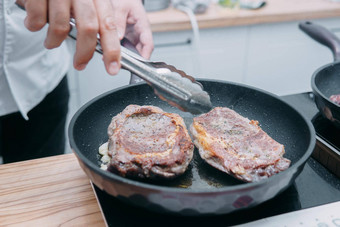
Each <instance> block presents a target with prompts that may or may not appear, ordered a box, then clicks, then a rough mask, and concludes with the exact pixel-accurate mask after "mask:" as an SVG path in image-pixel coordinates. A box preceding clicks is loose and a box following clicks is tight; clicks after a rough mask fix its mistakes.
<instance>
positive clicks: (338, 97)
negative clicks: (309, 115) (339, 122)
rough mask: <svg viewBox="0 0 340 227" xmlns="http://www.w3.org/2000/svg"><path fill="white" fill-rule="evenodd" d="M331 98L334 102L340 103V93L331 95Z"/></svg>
mask: <svg viewBox="0 0 340 227" xmlns="http://www.w3.org/2000/svg"><path fill="white" fill-rule="evenodd" d="M329 99H330V100H331V101H332V102H334V103H336V104H338V105H340V94H338V95H332V96H331V97H329Z"/></svg>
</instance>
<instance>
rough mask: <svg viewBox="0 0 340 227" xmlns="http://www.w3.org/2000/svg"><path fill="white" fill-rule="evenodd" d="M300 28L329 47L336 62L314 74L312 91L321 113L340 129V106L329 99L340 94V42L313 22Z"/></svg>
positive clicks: (303, 24) (306, 23)
mask: <svg viewBox="0 0 340 227" xmlns="http://www.w3.org/2000/svg"><path fill="white" fill-rule="evenodd" d="M299 27H300V29H301V30H302V31H304V32H305V33H306V34H307V35H309V36H310V37H311V38H313V39H314V40H316V41H318V42H319V43H321V44H323V45H325V46H327V47H329V48H330V49H331V51H332V53H333V56H334V62H332V63H330V64H327V65H324V66H322V67H321V68H319V69H318V70H316V71H315V72H314V74H313V76H312V89H313V93H314V97H315V103H316V105H317V107H318V109H319V111H320V112H321V113H322V115H323V116H324V117H326V118H327V119H328V120H330V121H331V122H332V124H333V125H335V126H337V127H338V128H340V106H339V105H338V104H336V103H334V102H332V101H331V100H330V99H329V97H330V96H331V95H336V94H340V40H339V38H338V37H336V36H335V35H334V34H333V33H332V32H330V31H329V30H327V29H326V28H324V27H322V26H320V25H317V24H313V23H312V22H308V21H307V22H302V23H300V24H299ZM315 54H317V53H315Z"/></svg>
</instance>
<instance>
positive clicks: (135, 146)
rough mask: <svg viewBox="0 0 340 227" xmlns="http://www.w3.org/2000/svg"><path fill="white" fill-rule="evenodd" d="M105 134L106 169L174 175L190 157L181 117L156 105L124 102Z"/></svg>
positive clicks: (133, 174)
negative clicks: (121, 109) (108, 158)
mask: <svg viewBox="0 0 340 227" xmlns="http://www.w3.org/2000/svg"><path fill="white" fill-rule="evenodd" d="M108 136H109V141H108V155H109V156H110V157H111V161H110V163H109V165H108V171H111V172H114V173H117V174H119V175H121V176H126V177H137V178H148V179H160V178H174V177H176V176H178V175H180V174H183V173H184V172H185V170H186V169H187V167H188V165H189V163H190V161H191V159H192V157H193V150H194V144H193V143H192V141H191V138H190V136H189V134H188V131H187V129H186V126H185V124H184V120H183V119H182V118H181V117H180V116H179V115H178V114H175V113H166V112H164V111H163V110H162V109H160V108H158V107H155V106H138V105H129V106H127V107H126V108H125V109H124V110H123V111H122V112H121V113H120V114H118V115H116V116H115V117H113V118H112V121H111V123H110V125H109V127H108Z"/></svg>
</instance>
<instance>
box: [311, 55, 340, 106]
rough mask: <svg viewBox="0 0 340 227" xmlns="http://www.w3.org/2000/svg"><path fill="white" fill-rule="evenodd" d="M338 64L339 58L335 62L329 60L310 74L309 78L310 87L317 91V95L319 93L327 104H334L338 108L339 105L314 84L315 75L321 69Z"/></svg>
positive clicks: (316, 75) (339, 62)
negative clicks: (310, 77)
mask: <svg viewBox="0 0 340 227" xmlns="http://www.w3.org/2000/svg"><path fill="white" fill-rule="evenodd" d="M338 64H340V60H339V61H335V62H331V63H328V64H326V65H324V66H321V67H320V68H318V69H317V70H316V71H315V72H314V73H313V75H312V79H311V84H312V89H313V90H314V91H315V92H316V93H317V95H320V96H321V97H322V98H323V99H324V100H325V101H326V102H327V104H329V105H331V106H334V107H337V108H339V107H340V105H338V104H336V103H335V102H332V101H331V100H330V99H329V97H326V96H325V95H324V94H323V92H321V91H320V89H319V88H318V86H317V85H316V83H315V80H316V77H318V75H320V74H321V71H323V70H326V69H327V68H330V67H334V66H335V65H338Z"/></svg>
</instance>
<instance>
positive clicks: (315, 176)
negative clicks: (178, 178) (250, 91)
mask: <svg viewBox="0 0 340 227" xmlns="http://www.w3.org/2000/svg"><path fill="white" fill-rule="evenodd" d="M282 99H284V100H285V101H287V102H288V103H290V104H291V105H292V106H294V107H295V108H296V109H298V110H300V111H301V113H303V114H304V115H305V116H306V117H307V118H308V119H311V120H312V119H313V118H314V119H313V124H314V127H315V129H316V132H317V134H319V135H320V136H322V137H323V138H326V140H329V142H330V143H334V145H336V146H339V142H340V140H338V137H336V136H339V131H335V132H334V131H332V130H337V129H334V128H329V127H326V126H325V125H327V122H326V123H325V124H323V123H324V122H323V120H324V119H323V118H322V117H320V116H317V113H318V110H317V108H316V106H315V104H314V102H313V100H312V99H311V94H310V93H303V94H296V95H289V96H283V97H282ZM327 134H329V135H331V136H329V135H327ZM332 135H333V137H332ZM334 135H336V136H335V137H334ZM328 138H329V139H328ZM339 147H340V146H339ZM94 189H95V193H96V195H97V198H98V201H99V204H100V207H101V209H102V212H103V216H104V218H105V221H106V223H107V225H108V226H115V227H116V226H117V227H118V226H138V225H143V226H144V225H147V226H150V227H151V226H186V227H187V226H209V225H214V227H215V226H216V227H217V226H230V225H236V224H242V223H246V222H250V221H254V220H258V219H262V218H265V217H270V216H274V215H278V214H283V213H287V212H292V211H297V210H300V209H304V208H309V207H313V206H318V205H322V204H327V203H331V202H335V201H340V179H339V178H337V177H336V176H335V175H334V174H332V173H330V172H329V171H328V170H327V169H326V168H325V167H323V166H322V165H321V164H320V163H319V162H317V161H316V160H314V159H313V158H310V159H309V160H308V161H307V163H306V165H305V168H304V170H303V171H302V172H301V174H300V175H299V176H298V177H297V179H296V180H295V183H294V184H293V185H291V186H290V187H289V188H288V189H287V190H285V191H284V192H282V193H281V194H279V195H278V196H276V197H275V198H273V199H271V200H269V201H267V202H265V203H263V204H261V205H259V206H256V207H254V208H250V209H247V210H241V211H237V212H234V213H231V214H227V215H218V216H210V217H181V216H173V215H166V214H159V213H155V212H152V211H148V210H145V209H142V208H139V207H134V206H132V205H129V204H126V203H123V202H121V201H120V200H118V199H116V198H115V197H113V196H110V195H108V194H107V193H105V192H104V191H101V190H100V189H99V188H97V187H96V186H94Z"/></svg>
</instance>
